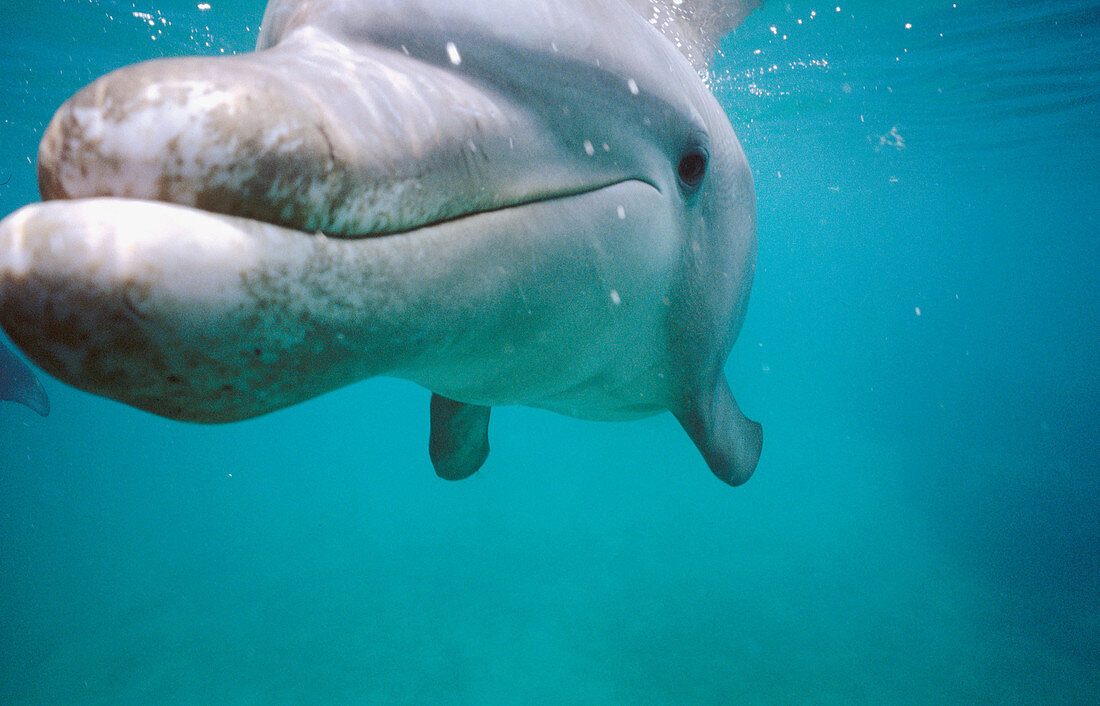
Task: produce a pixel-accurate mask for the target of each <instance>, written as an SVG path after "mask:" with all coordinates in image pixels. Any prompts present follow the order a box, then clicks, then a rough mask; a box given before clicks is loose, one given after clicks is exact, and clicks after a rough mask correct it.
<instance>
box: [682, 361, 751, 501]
mask: <svg viewBox="0 0 1100 706" xmlns="http://www.w3.org/2000/svg"><path fill="white" fill-rule="evenodd" d="M673 412H674V414H675V415H676V418H677V419H679V420H680V424H682V425H683V427H684V430H685V431H687V433H688V436H690V437H691V440H692V441H694V442H695V446H696V447H698V449H699V452H700V453H701V454H703V458H704V459H706V461H707V464H708V465H709V466H710V470H711V471H713V472H714V475H716V476H718V478H719V480H722V481H723V482H725V483H729V484H730V485H741V484H742V483H744V482H745V481H747V480H748V479H749V476H751V475H752V472H753V471H755V470H756V463H757V461H759V460H760V449H761V447H762V446H763V443H764V435H763V430H762V429H761V427H760V425H759V424H758V423H757V422H754V421H752V420H751V419H749V418H748V417H746V416H745V415H744V414H742V413H741V408H740V407H738V406H737V400H735V399H734V398H733V393H732V392H730V388H729V383H728V382H727V381H726V376H725V375H722V374H719V375H718V380H717V381H716V383H715V385H714V387H713V388H712V389H709V390H705V389H704V390H696V391H695V393H694V394H693V395H692V396H691V397H690V398H689V399H688V400H687V404H686V405H685V408H684V409H683V410H680V411H676V410H673Z"/></svg>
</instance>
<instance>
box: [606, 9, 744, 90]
mask: <svg viewBox="0 0 1100 706" xmlns="http://www.w3.org/2000/svg"><path fill="white" fill-rule="evenodd" d="M627 2H628V3H629V4H630V6H631V7H633V8H634V10H635V11H636V12H637V13H638V14H640V15H641V16H642V17H644V18H645V19H646V20H648V21H649V22H650V23H651V24H653V26H655V27H656V28H657V29H659V30H660V31H661V33H662V34H664V35H665V36H666V37H668V39H669V41H671V42H672V43H673V44H675V45H676V46H677V47H678V48H679V49H680V51H681V52H683V54H684V56H686V57H687V59H688V61H690V62H691V64H692V66H694V67H695V69H696V70H697V71H699V72H700V73H702V74H705V73H706V71H707V64H708V63H709V62H710V57H711V56H712V55H713V54H714V51H715V49H717V48H718V43H719V42H721V41H722V38H723V37H725V36H726V35H727V34H729V33H730V32H732V31H733V30H734V29H736V28H737V26H738V25H739V24H741V20H743V19H745V17H747V16H748V14H749V13H751V12H752V11H753V10H754V9H756V8H757V7H758V6H759V5H760V0H627Z"/></svg>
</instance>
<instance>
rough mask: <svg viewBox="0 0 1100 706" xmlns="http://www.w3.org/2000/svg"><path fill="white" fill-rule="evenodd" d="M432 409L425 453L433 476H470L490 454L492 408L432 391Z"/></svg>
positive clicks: (446, 477) (455, 478) (459, 478)
mask: <svg viewBox="0 0 1100 706" xmlns="http://www.w3.org/2000/svg"><path fill="white" fill-rule="evenodd" d="M431 410H432V430H431V434H430V435H429V437H428V455H429V456H431V457H432V465H433V466H435V473H436V475H438V476H439V477H440V478H443V479H446V480H462V479H463V478H468V477H469V476H472V475H473V474H474V471H476V470H477V469H479V468H481V464H483V463H485V459H486V457H488V455H489V412H491V411H492V407H482V406H481V405H476V404H466V403H465V402H456V401H455V400H452V399H450V398H447V397H444V396H443V395H437V394H434V393H433V394H432V408H431Z"/></svg>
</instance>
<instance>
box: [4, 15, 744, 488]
mask: <svg viewBox="0 0 1100 706" xmlns="http://www.w3.org/2000/svg"><path fill="white" fill-rule="evenodd" d="M743 14H744V8H743V7H741V6H738V5H733V4H729V3H720V2H692V0H683V2H682V3H675V2H673V0H667V1H666V0H654V1H652V2H646V1H645V0H557V1H555V2H541V1H538V0H463V2H455V1H454V0H273V1H272V2H271V3H270V4H269V5H268V7H267V10H266V12H265V14H264V18H263V22H262V25H261V31H260V35H259V41H258V46H257V48H256V51H255V52H253V53H248V54H243V55H236V56H220V57H190V58H178V59H162V60H155V61H149V62H145V63H141V64H137V65H134V66H130V67H126V68H122V69H120V70H118V71H115V72H113V73H111V74H108V75H107V76H105V77H103V78H101V79H99V80H97V81H95V82H94V83H92V84H91V85H90V86H88V87H86V88H84V89H83V90H81V91H80V92H79V93H77V94H76V95H75V96H74V97H73V98H71V99H70V100H69V101H68V102H67V103H65V104H64V105H63V106H62V107H61V108H60V109H59V110H58V112H57V114H56V115H55V117H54V118H53V120H52V122H51V123H50V125H49V127H48V128H47V130H46V133H45V135H44V137H43V139H42V143H41V147H40V151H39V155H38V177H39V187H40V191H41V193H42V198H43V199H44V202H43V203H39V204H34V205H30V206H26V207H24V208H23V209H21V210H19V211H17V212H15V213H14V214H12V215H10V216H8V217H7V218H6V219H4V220H3V221H2V222H0V325H2V326H3V328H4V330H5V331H6V332H7V334H8V335H9V336H10V337H11V339H12V340H13V341H14V342H15V343H16V344H17V345H18V346H19V347H20V348H21V349H22V350H23V351H25V352H26V354H27V355H28V357H30V358H31V359H32V360H33V361H35V362H36V363H37V364H38V365H40V366H41V367H42V368H43V369H44V370H46V371H47V372H49V373H50V374H51V375H54V376H56V377H57V378H59V379H60V380H62V381H64V382H66V383H69V384H71V385H73V386H75V387H78V388H81V389H83V390H87V391H90V392H93V393H96V394H99V395H104V396H106V397H109V398H112V399H115V400H119V401H121V402H124V403H126V404H129V405H132V406H134V407H137V408H140V409H143V410H147V411H149V412H152V413H155V414H159V415H163V416H165V417H170V418H172V419H178V420H186V421H192V422H207V423H214V422H231V421H235V420H242V419H247V418H250V417H255V416H258V415H262V414H265V413H268V412H272V411H274V410H278V409H281V408H284V407H287V406H289V405H293V404H296V403H298V402H302V401H304V400H307V399H310V398H312V397H315V396H318V395H321V394H323V393H325V392H328V391H331V390H334V389H336V388H339V387H342V386H345V385H348V384H351V383H354V382H357V381H360V380H363V379H366V378H370V377H373V376H377V375H387V376H395V377H399V378H404V379H407V380H411V381H413V382H416V383H418V384H420V385H422V386H424V387H426V388H427V389H429V390H431V391H432V392H433V396H432V402H431V434H430V438H429V453H430V456H431V459H432V462H433V464H434V465H435V468H436V472H437V473H438V474H439V475H440V476H441V477H444V478H450V479H456V478H463V477H466V476H469V475H470V474H471V473H473V472H474V471H476V470H477V469H478V468H479V467H480V466H481V464H482V463H483V462H484V460H485V458H486V455H487V454H488V451H489V442H488V432H487V430H488V424H489V416H490V408H491V407H493V406H497V405H509V404H522V405H529V406H533V407H540V408H544V409H548V410H552V411H555V412H558V413H561V414H566V415H571V416H574V417H580V418H584V419H593V420H629V419H634V418H639V417H644V416H647V415H652V414H656V413H660V412H664V411H671V412H672V414H673V415H675V417H676V419H678V420H679V422H680V423H681V424H682V425H683V427H684V429H685V430H686V431H687V433H688V434H689V435H690V437H691V439H692V440H693V441H694V442H695V444H696V446H697V447H698V448H699V451H700V452H701V453H702V455H703V457H704V458H705V459H706V462H707V463H708V464H709V466H710V468H711V470H712V471H713V472H714V474H715V475H716V476H718V478H720V479H721V480H723V481H725V482H727V483H729V484H731V485H738V484H740V483H743V482H744V481H745V480H747V479H748V477H749V476H750V475H751V474H752V472H753V470H754V469H755V467H756V464H757V461H758V458H759V456H760V449H761V439H762V436H761V429H760V425H758V424H757V423H756V422H753V421H751V420H749V419H747V418H746V417H745V416H744V415H743V414H742V413H741V410H740V409H739V408H738V405H737V402H736V401H735V400H734V398H733V395H732V393H731V392H730V389H729V386H728V384H727V381H726V377H725V375H724V372H723V366H724V363H725V361H726V358H727V356H728V355H729V352H730V350H731V348H732V346H733V343H734V340H735V339H736V337H737V333H738V331H739V329H740V327H741V323H742V320H743V319H744V315H745V307H746V305H747V302H748V297H749V289H750V287H751V284H752V279H753V272H754V269H755V259H756V205H755V196H754V193H753V185H752V177H751V173H750V170H749V167H748V164H747V162H746V160H745V156H744V153H743V152H742V149H741V146H740V144H739V143H738V141H737V138H736V137H735V135H734V132H733V128H732V127H731V125H730V122H729V119H728V118H727V116H726V114H725V113H724V111H723V110H722V108H721V107H720V106H719V105H718V103H717V101H716V100H715V99H714V97H713V96H712V95H711V93H710V92H709V90H708V89H707V87H706V85H705V84H704V82H703V81H702V80H701V78H700V70H701V68H705V61H706V57H707V56H709V53H710V50H711V49H712V48H713V47H714V46H715V44H716V42H717V41H718V40H719V39H721V34H722V33H723V32H724V31H726V30H728V29H730V28H732V26H733V25H735V24H736V22H737V21H738V20H739V19H740V17H741V16H743Z"/></svg>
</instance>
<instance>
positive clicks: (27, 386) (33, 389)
mask: <svg viewBox="0 0 1100 706" xmlns="http://www.w3.org/2000/svg"><path fill="white" fill-rule="evenodd" d="M0 400H6V401H8V402H18V403H19V404H23V405H26V406H28V407H30V408H31V409H33V410H34V411H35V412H38V413H39V414H41V415H42V416H43V417H45V416H46V415H48V414H49V413H50V398H49V397H47V396H46V390H45V388H43V387H42V383H41V382H39V381H38V378H37V377H35V375H34V373H33V372H31V369H30V368H28V367H27V365H26V363H24V362H23V361H22V360H20V359H19V358H18V357H17V356H16V355H15V353H12V352H11V351H10V350H8V349H7V347H6V346H4V344H2V343H0Z"/></svg>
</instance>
